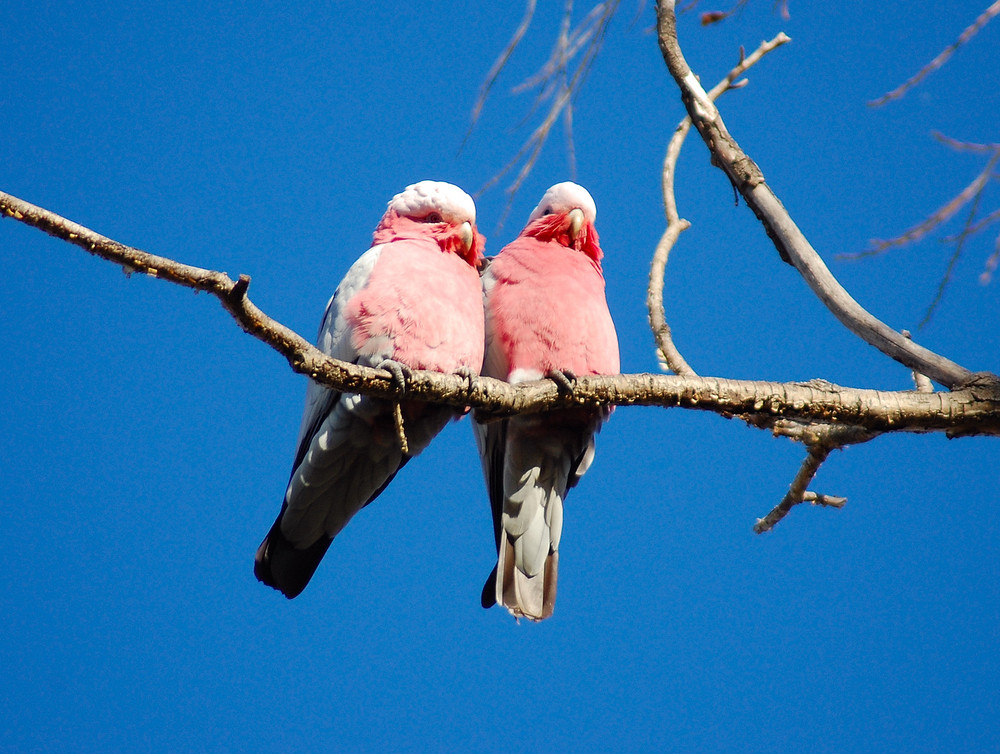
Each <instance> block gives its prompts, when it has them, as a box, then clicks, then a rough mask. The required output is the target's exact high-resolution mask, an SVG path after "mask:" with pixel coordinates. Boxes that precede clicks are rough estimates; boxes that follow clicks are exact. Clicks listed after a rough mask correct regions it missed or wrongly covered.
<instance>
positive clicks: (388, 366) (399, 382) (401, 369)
mask: <svg viewBox="0 0 1000 754" xmlns="http://www.w3.org/2000/svg"><path fill="white" fill-rule="evenodd" d="M378 368H379V369H384V370H385V371H387V372H388V373H389V374H391V375H392V381H393V382H394V383H395V384H396V388H397V389H398V390H399V394H400V396H403V395H406V391H407V390H408V384H409V383H408V381H409V380H412V379H413V370H412V369H410V368H409V367H408V366H406V364H402V363H400V362H398V361H394V360H393V359H386V360H385V361H383V362H382V363H381V364H379V365H378Z"/></svg>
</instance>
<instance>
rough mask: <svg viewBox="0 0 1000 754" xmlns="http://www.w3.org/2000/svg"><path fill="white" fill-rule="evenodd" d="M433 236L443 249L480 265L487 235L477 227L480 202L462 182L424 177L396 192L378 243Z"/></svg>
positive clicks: (475, 265) (376, 241) (376, 235)
mask: <svg viewBox="0 0 1000 754" xmlns="http://www.w3.org/2000/svg"><path fill="white" fill-rule="evenodd" d="M428 236H429V237H431V238H433V239H434V240H435V241H437V243H438V245H439V246H440V247H441V250H442V251H445V252H448V253H452V254H457V255H458V256H459V257H461V258H462V259H464V260H465V261H466V262H467V263H468V264H470V265H471V266H473V267H477V266H478V265H479V264H480V262H481V261H482V255H483V249H484V248H485V246H486V239H485V238H483V236H482V234H481V233H479V231H478V229H477V228H476V205H475V202H473V200H472V197H471V196H469V195H468V194H467V193H465V192H464V191H462V189H460V188H459V187H458V186H454V185H452V184H450V183H442V182H440V181H420V182H419V183H415V184H413V185H412V186H407V187H406V190H405V191H403V192H402V193H400V194H396V196H394V197H393V198H392V200H391V201H390V202H389V206H388V208H387V209H386V213H385V215H383V217H382V221H381V222H380V223H379V226H378V228H376V230H375V243H385V242H387V241H390V240H393V239H395V238H427V237H428Z"/></svg>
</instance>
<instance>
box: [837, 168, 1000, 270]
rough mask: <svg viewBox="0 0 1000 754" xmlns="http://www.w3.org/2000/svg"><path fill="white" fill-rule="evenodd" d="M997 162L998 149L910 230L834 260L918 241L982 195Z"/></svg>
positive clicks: (859, 257) (851, 258)
mask: <svg viewBox="0 0 1000 754" xmlns="http://www.w3.org/2000/svg"><path fill="white" fill-rule="evenodd" d="M998 160H1000V149H997V150H995V151H994V153H993V156H992V157H990V159H989V160H988V161H987V163H986V166H985V167H984V168H983V169H982V170H981V171H980V172H979V174H978V175H977V176H976V177H975V179H974V180H973V181H972V183H970V184H969V185H968V186H966V187H965V188H964V189H962V190H961V191H960V192H959V193H958V194H957V195H956V196H955V197H953V198H952V199H950V200H949V201H948V202H947V203H946V204H945V205H944V206H943V207H941V208H939V209H938V210H936V211H935V212H933V213H931V215H930V216H928V217H927V218H926V219H924V220H923V221H921V222H919V223H917V224H916V225H914V226H913V227H912V228H910V229H908V230H906V231H904V232H903V233H901V234H900V235H898V236H896V237H895V238H889V239H884V240H883V239H878V238H876V239H873V240H872V241H871V243H869V245H868V248H867V249H865V250H864V251H859V252H853V253H842V254H837V256H836V258H837V259H846V260H854V259H861V258H863V257H871V256H875V255H877V254H881V253H882V252H883V251H886V250H887V249H891V248H894V247H897V246H904V245H906V244H909V243H914V242H916V241H919V240H920V239H922V238H923V237H924V236H926V235H927V234H928V233H930V232H931V231H932V230H934V229H935V228H936V227H938V226H939V225H941V224H942V223H945V222H947V221H948V220H950V219H951V218H952V217H954V216H955V214H956V213H957V212H958V211H959V210H960V209H962V207H964V206H965V205H966V204H968V203H969V202H970V201H973V200H975V199H976V198H977V197H978V196H980V195H981V194H982V191H983V189H984V188H986V184H987V183H989V181H990V179H991V178H992V175H993V168H994V167H995V166H996V164H997V162H998Z"/></svg>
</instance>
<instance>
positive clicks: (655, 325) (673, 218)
mask: <svg viewBox="0 0 1000 754" xmlns="http://www.w3.org/2000/svg"><path fill="white" fill-rule="evenodd" d="M790 41H791V39H790V38H789V37H788V36H787V35H786V34H785V33H784V32H781V33H779V34H778V36H776V37H775V38H774V39H772V40H771V41H770V42H761V44H760V46H759V47H758V48H757V49H756V50H754V51H753V53H751V54H750V55H749V56H745V55H744V52H743V50H742V49H741V50H740V62H739V63H738V64H737V65H736V66H735V67H734V68H733V69H732V70H731V71H729V73H728V74H726V77H725V78H724V79H722V81H720V82H719V83H718V84H716V85H715V86H714V87H713V88H712V89H711V90H710V91H709V92H708V96H709V97H710V98H711V99H712V100H713V101H714V100H715V99H716V98H718V97H719V96H721V95H722V94H724V93H725V92H728V91H729V90H731V89H738V88H740V87H742V86H743V84H744V83H745V82H737V81H736V79H738V78H739V77H740V76H742V75H743V74H744V73H745V72H746V71H747V69H748V68H750V67H751V66H752V65H754V63H756V62H757V61H758V60H760V59H761V58H762V57H764V55H766V54H767V53H769V52H771V50H774V49H776V48H778V47H780V46H781V45H783V44H785V43H786V42H790ZM690 129H691V118H690V116H685V118H684V119H683V120H682V121H681V122H680V123H679V124H678V125H677V128H676V129H674V133H673V136H671V137H670V141H669V143H668V144H667V153H666V156H665V157H664V160H663V172H662V190H663V209H664V212H665V213H666V216H667V227H666V230H664V231H663V235H662V236H661V237H660V240H659V243H657V245H656V250H655V252H654V253H653V260H652V262H651V263H650V267H649V285H648V287H647V292H646V308H647V310H648V312H649V325H650V328H651V329H652V331H653V337H654V338H655V340H656V345H657V351H658V354H659V356H660V359H661V363H663V364H665V365H666V367H667V368H668V369H670V370H671V371H673V372H674V373H675V374H680V375H688V376H695V374H696V373H695V371H694V370H693V369H692V368H691V366H690V365H689V364H688V363H687V361H686V360H685V359H684V357H683V356H682V355H681V353H680V351H679V350H678V349H677V346H676V345H675V344H674V341H673V336H672V335H671V331H670V325H669V324H668V323H667V320H666V313H665V311H664V306H663V284H664V273H665V271H666V267H667V261H668V260H669V258H670V251H671V250H672V249H673V247H674V244H675V243H676V242H677V238H678V237H679V236H680V234H681V233H682V232H684V231H685V230H687V228H689V227H690V225H691V224H690V223H689V222H688V221H687V220H684V219H681V217H680V215H679V214H678V211H677V198H676V196H675V194H674V174H675V172H676V167H677V159H678V157H679V156H680V151H681V147H682V146H683V144H684V139H685V138H686V137H687V134H688V131H689V130H690Z"/></svg>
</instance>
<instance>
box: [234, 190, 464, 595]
mask: <svg viewBox="0 0 1000 754" xmlns="http://www.w3.org/2000/svg"><path fill="white" fill-rule="evenodd" d="M483 245H484V239H483V237H482V236H481V235H479V233H478V231H477V230H476V206H475V203H474V202H473V201H472V197H470V196H469V195H468V194H466V193H465V192H464V191H462V190H461V189H460V188H458V187H457V186H453V185H451V184H450V183H440V182H438V181H421V182H420V183H415V184H413V185H412V186H407V188H406V190H405V191H403V192H402V193H401V194H397V195H396V196H394V197H393V198H392V201H390V202H389V206H388V208H387V209H386V212H385V215H383V216H382V220H381V222H379V224H378V227H377V228H376V229H375V236H374V242H373V245H372V248H370V249H369V250H368V251H367V252H365V253H364V254H363V255H362V256H361V258H360V259H358V260H357V261H356V262H355V263H354V265H353V266H352V267H351V268H350V270H348V272H347V275H346V276H345V277H344V279H343V280H342V281H341V282H340V285H339V286H337V290H336V292H335V293H334V294H333V298H331V299H330V303H329V304H328V305H327V307H326V314H325V315H324V316H323V323H322V325H321V326H320V329H319V336H318V343H317V345H318V347H319V348H320V350H322V351H323V352H324V353H327V354H329V355H330V356H333V357H334V358H336V359H340V360H342V361H349V362H353V363H355V364H362V365H364V366H370V367H379V366H382V367H384V368H388V369H389V370H390V371H392V372H393V373H394V374H396V375H397V379H403V378H404V373H405V371H406V370H410V369H430V370H435V371H439V372H449V373H454V372H459V373H464V374H466V375H469V376H470V377H471V375H475V374H478V373H479V370H480V368H481V367H482V363H483V349H484V333H483V298H482V289H481V287H480V280H479V271H478V268H479V264H480V262H481V260H482V248H483ZM394 412H395V408H394V403H393V402H392V401H388V400H380V399H377V398H369V397H366V396H362V395H356V394H352V393H338V392H337V391H335V390H330V389H328V388H326V387H323V386H322V385H319V384H317V383H315V382H310V383H309V387H308V390H307V393H306V406H305V412H304V414H303V416H302V427H301V429H300V431H299V440H298V449H297V450H296V453H295V463H294V464H293V465H292V475H291V479H290V480H289V482H288V488H287V490H286V491H285V499H284V502H283V503H282V506H281V512H280V513H279V514H278V518H277V520H276V521H275V522H274V526H272V527H271V531H270V532H268V535H267V536H266V537H265V538H264V541H263V542H262V543H261V545H260V547H259V548H258V550H257V556H256V558H255V562H254V573H255V574H256V576H257V578H258V579H259V580H260V581H263V582H264V583H265V584H267V585H268V586H272V587H274V588H275V589H278V590H280V591H281V592H282V593H284V594H285V596H286V597H289V598H292V597H295V596H296V595H298V594H299V593H300V592H301V591H302V590H303V589H304V588H305V586H306V584H307V583H309V579H310V578H311V577H312V575H313V573H314V572H315V570H316V567H317V566H318V565H319V562H320V560H321V559H322V557H323V555H324V554H325V553H326V550H327V548H328V547H329V546H330V542H332V541H333V538H334V537H335V536H336V535H337V533H338V532H340V530H341V529H343V528H344V526H345V525H346V524H347V522H348V521H349V520H350V518H351V517H352V516H353V515H354V514H355V513H357V512H358V511H359V510H361V509H362V508H363V507H364V506H366V505H368V503H370V502H372V500H374V499H375V498H376V497H378V496H379V494H380V493H381V492H382V490H384V489H385V487H386V485H388V484H389V482H391V481H392V478H393V477H394V476H395V475H396V472H398V471H399V470H400V468H402V467H403V465H404V464H406V462H407V461H409V460H410V459H411V458H412V457H413V456H415V455H417V454H418V453H420V452H421V451H422V450H423V449H424V448H426V447H427V445H428V444H429V443H430V441H431V440H432V439H433V438H434V436H435V435H436V434H437V433H438V432H440V431H441V429H442V428H443V427H444V426H445V424H447V423H448V421H449V420H450V419H452V418H455V417H457V416H459V415H460V413H461V412H460V411H457V410H456V409H454V408H451V407H447V406H434V405H430V404H426V403H419V402H415V401H414V402H409V401H405V400H404V401H403V402H402V404H401V414H402V425H403V430H404V435H405V438H406V442H407V448H406V450H405V451H404V448H403V445H402V442H401V439H400V436H399V431H398V429H397V423H396V416H395V413H394Z"/></svg>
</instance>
